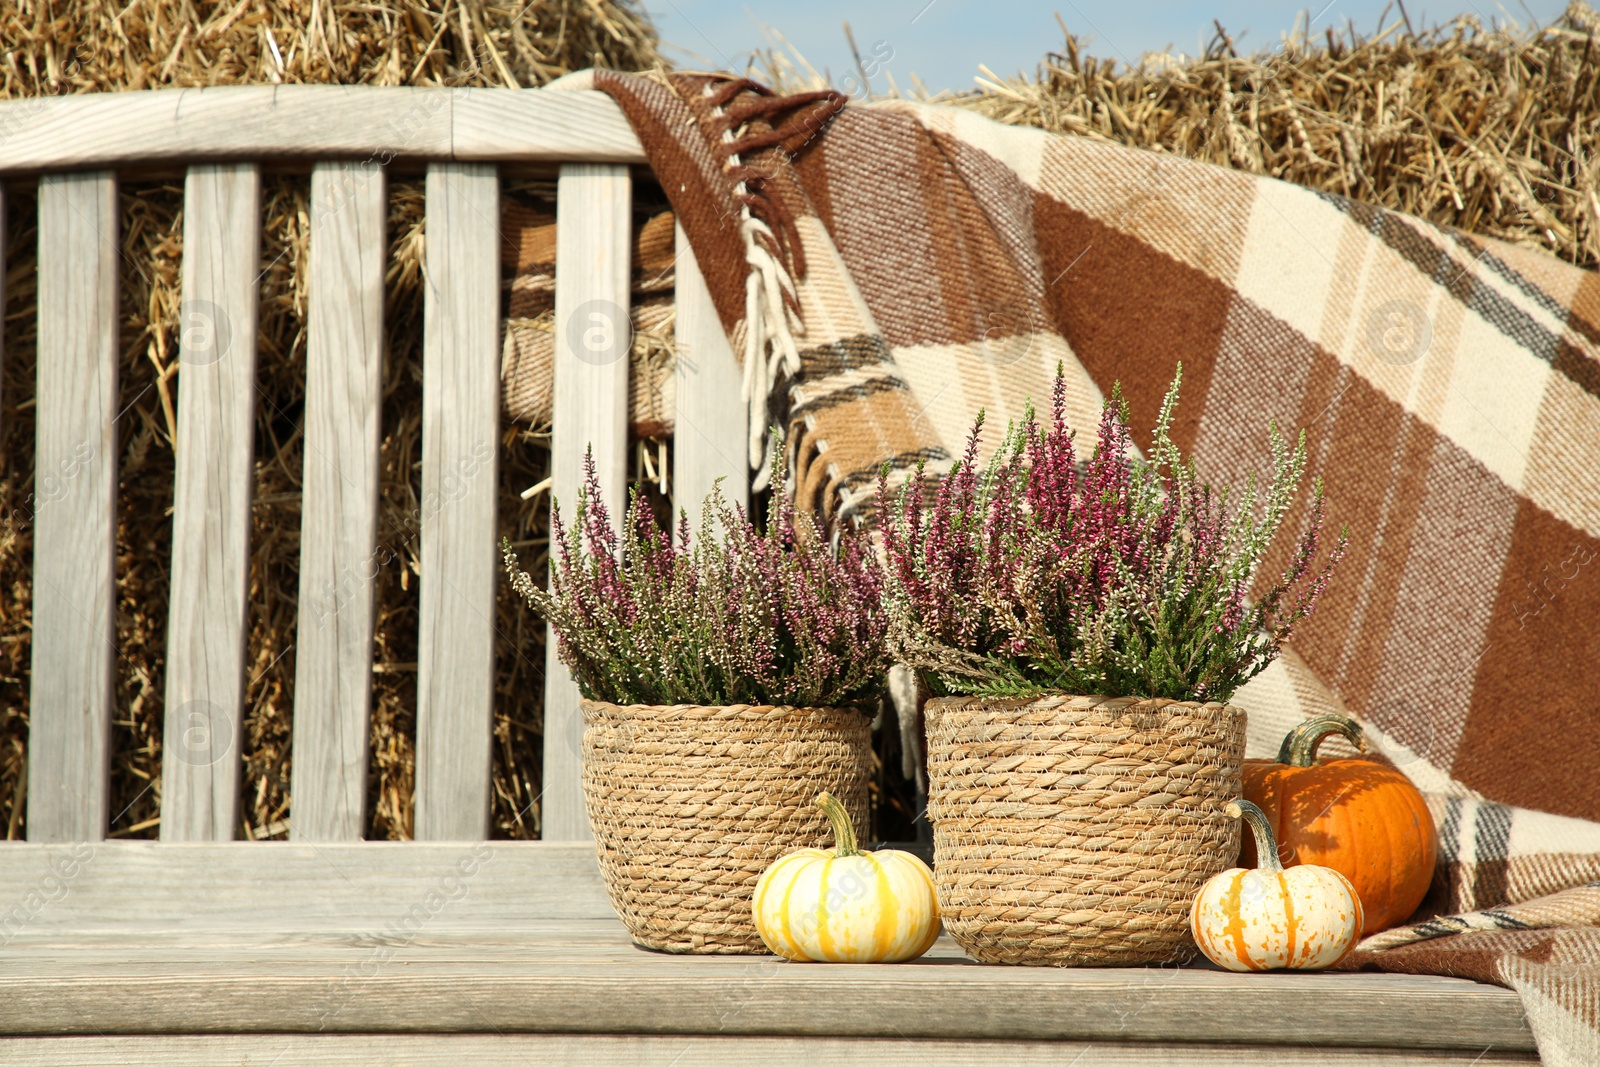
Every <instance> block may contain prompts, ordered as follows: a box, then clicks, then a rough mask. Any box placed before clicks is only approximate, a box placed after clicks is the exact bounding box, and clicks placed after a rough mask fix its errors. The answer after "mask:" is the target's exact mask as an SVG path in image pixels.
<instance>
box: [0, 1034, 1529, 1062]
mask: <svg viewBox="0 0 1600 1067" xmlns="http://www.w3.org/2000/svg"><path fill="white" fill-rule="evenodd" d="M0 1059H3V1060H4V1061H5V1062H6V1063H9V1064H14V1065H16V1067H216V1065H219V1064H271V1065H272V1067H368V1065H369V1064H374V1063H382V1064H384V1065H385V1067H460V1065H462V1064H471V1065H472V1067H528V1065H530V1064H541V1065H544V1064H568V1063H570V1064H630V1065H637V1067H679V1065H695V1067H698V1065H700V1064H712V1065H724V1064H726V1065H735V1064H738V1065H743V1064H752V1063H759V1064H763V1065H767V1067H818V1065H824V1064H825V1065H827V1067H972V1065H973V1064H980V1063H994V1064H1006V1065H1014V1067H1069V1065H1070V1067H1151V1065H1152V1064H1162V1065H1166V1067H1217V1065H1222V1064H1286V1065H1290V1067H1295V1065H1302V1064H1303V1065H1306V1067H1310V1065H1317V1067H1321V1065H1328V1067H1507V1065H1510V1064H1528V1063H1537V1062H1539V1059H1538V1056H1537V1055H1535V1054H1533V1053H1527V1052H1524V1053H1518V1052H1504V1053H1495V1052H1478V1053H1474V1052H1473V1051H1472V1050H1470V1049H1465V1050H1428V1051H1423V1050H1412V1051H1391V1050H1386V1049H1361V1048H1316V1049H1311V1048H1287V1047H1259V1046H1257V1047H1252V1046H1249V1045H1216V1046H1204V1045H1200V1046H1196V1045H1187V1046H1183V1045H1153V1044H1148V1043H1137V1044H1090V1043H1085V1042H1079V1041H1004V1040H993V1041H960V1040H940V1039H937V1038H913V1037H894V1038H836V1037H803V1038H799V1037H760V1036H752V1037H731V1036H726V1035H705V1036H700V1035H696V1036H688V1037H659V1036H652V1035H645V1034H318V1035H310V1034H240V1035H236V1036H226V1037H200V1036H194V1037H80V1038H10V1039H0Z"/></svg>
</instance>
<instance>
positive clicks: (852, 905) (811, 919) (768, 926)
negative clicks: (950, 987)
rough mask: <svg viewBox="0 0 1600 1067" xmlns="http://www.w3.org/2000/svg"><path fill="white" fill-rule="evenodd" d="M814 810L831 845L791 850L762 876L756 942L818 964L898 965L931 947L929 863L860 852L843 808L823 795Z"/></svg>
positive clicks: (934, 909)
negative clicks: (829, 831)
mask: <svg viewBox="0 0 1600 1067" xmlns="http://www.w3.org/2000/svg"><path fill="white" fill-rule="evenodd" d="M817 806H818V807H819V808H821V809H822V810H823V812H824V813H826V814H827V816H828V821H829V822H831V823H832V824H833V837H834V847H833V848H831V849H823V848H803V849H800V850H799V851H797V852H791V853H789V854H788V855H787V856H784V857H782V858H781V859H779V860H778V861H777V862H776V863H774V864H773V865H772V866H770V867H768V868H767V869H766V870H765V871H763V872H762V874H761V878H760V880H758V881H757V882H756V892H755V897H754V898H753V899H752V900H751V908H752V910H753V912H754V914H755V922H756V930H757V931H759V932H760V934H761V940H763V941H765V942H766V943H767V947H768V948H770V949H771V950H772V951H773V952H776V953H777V954H778V955H780V956H783V957H785V958H787V959H791V960H799V961H802V962H816V963H898V962H900V961H901V960H913V959H916V958H917V957H918V956H920V955H922V954H923V953H924V952H926V951H928V949H930V948H932V947H933V942H934V940H935V939H937V938H938V936H939V904H938V901H937V899H936V898H935V896H934V890H933V872H932V871H930V870H928V867H927V864H925V863H923V862H922V861H921V860H919V859H917V857H915V856H913V855H912V854H911V853H909V852H899V851H896V850H894V849H885V850H883V851H881V852H863V851H861V849H859V848H857V847H856V831H855V827H854V826H852V825H851V823H850V814H849V813H848V812H846V811H845V810H844V805H842V804H840V803H839V801H838V800H837V799H836V798H834V797H833V796H831V795H830V794H828V793H823V794H822V795H821V796H819V797H817Z"/></svg>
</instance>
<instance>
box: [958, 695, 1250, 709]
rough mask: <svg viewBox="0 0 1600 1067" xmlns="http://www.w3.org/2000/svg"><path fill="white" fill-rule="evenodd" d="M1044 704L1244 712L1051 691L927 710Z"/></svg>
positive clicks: (1213, 704)
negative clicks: (1209, 709)
mask: <svg viewBox="0 0 1600 1067" xmlns="http://www.w3.org/2000/svg"><path fill="white" fill-rule="evenodd" d="M1041 704H1055V705H1070V706H1073V707H1078V708H1082V709H1084V710H1088V709H1090V708H1111V709H1113V710H1117V711H1121V710H1124V709H1126V708H1140V707H1148V706H1150V705H1155V706H1156V707H1160V708H1167V707H1179V708H1194V709H1197V710H1198V709H1204V708H1218V709H1224V710H1228V711H1243V710H1244V709H1243V708H1241V707H1239V705H1237V704H1231V703H1229V702H1227V701H1223V700H1171V699H1169V698H1167V697H1127V696H1124V697H1112V696H1104V695H1098V694H1088V693H1068V692H1066V691H1064V690H1063V691H1050V692H1044V693H1040V694H1038V695H1036V696H1030V697H1002V696H980V695H977V694H968V695H964V696H947V697H929V698H928V703H927V706H928V707H933V706H934V705H937V706H938V707H939V708H971V707H994V706H1003V707H1016V708H1025V707H1033V706H1036V705H1041Z"/></svg>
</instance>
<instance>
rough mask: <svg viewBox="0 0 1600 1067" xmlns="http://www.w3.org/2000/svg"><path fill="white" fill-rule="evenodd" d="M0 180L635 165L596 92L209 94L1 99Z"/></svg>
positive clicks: (626, 139)
mask: <svg viewBox="0 0 1600 1067" xmlns="http://www.w3.org/2000/svg"><path fill="white" fill-rule="evenodd" d="M0 139H3V140H4V143H5V151H4V152H0V174H16V173H28V172H38V171H49V170H69V169H77V168H85V167H114V166H126V165H129V164H157V163H167V164H174V163H175V164H181V165H191V164H194V163H200V162H220V161H227V160H240V159H250V160H261V161H266V160H281V159H315V158H319V157H320V158H330V157H335V158H347V159H366V160H368V161H370V162H374V163H377V164H380V165H382V164H387V163H389V162H390V161H391V160H394V159H426V160H451V159H458V160H480V161H505V162H514V161H515V162H541V161H559V160H574V159H576V160H596V161H607V162H617V163H643V162H644V152H643V150H642V149H641V148H640V146H639V141H638V138H637V137H635V136H634V134H633V131H632V129H631V128H629V126H628V123H627V120H626V119H624V118H623V116H622V112H621V111H620V110H619V109H618V108H617V106H616V105H615V104H614V103H612V101H611V100H610V98H608V97H606V96H605V94H604V93H599V92H592V91H585V92H566V91H560V92H549V93H546V92H543V91H541V90H536V89H535V90H528V89H424V88H387V87H386V88H379V87H375V86H366V85H274V86H265V85H262V86H218V87H214V88H207V89H160V90H155V91H145V92H128V93H85V94H81V95H76V96H57V97H45V98H38V99H31V100H8V101H4V102H0Z"/></svg>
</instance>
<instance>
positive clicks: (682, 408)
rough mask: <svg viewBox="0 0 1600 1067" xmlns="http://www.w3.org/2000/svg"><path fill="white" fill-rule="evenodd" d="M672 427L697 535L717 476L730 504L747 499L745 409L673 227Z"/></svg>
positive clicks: (677, 482)
mask: <svg viewBox="0 0 1600 1067" xmlns="http://www.w3.org/2000/svg"><path fill="white" fill-rule="evenodd" d="M676 303H677V320H676V327H675V330H676V340H677V343H678V354H677V364H678V367H677V382H676V383H675V384H676V389H675V390H674V392H675V393H676V395H677V412H676V418H675V422H676V426H677V429H676V432H675V433H674V435H673V440H672V464H673V470H672V480H673V483H674V486H675V487H674V490H673V493H674V496H675V502H676V504H677V505H678V507H679V508H682V509H683V510H685V511H687V512H688V513H689V522H690V524H691V525H692V527H693V529H694V530H695V531H696V532H697V533H698V532H699V529H700V509H701V505H702V504H704V503H705V498H706V495H707V494H708V493H710V492H711V487H712V486H713V485H715V484H716V480H717V479H718V478H721V479H723V481H722V495H723V497H724V498H726V499H727V501H728V502H729V503H730V504H740V505H744V506H746V507H748V506H749V503H750V466H749V463H748V462H747V461H746V455H747V454H748V452H749V448H750V445H749V430H748V427H749V409H748V408H747V407H746V406H745V402H744V400H743V399H742V397H741V395H740V394H741V388H742V384H743V383H742V379H741V377H740V371H739V362H738V360H736V359H735V358H734V355H733V349H732V348H731V347H730V346H729V344H728V336H727V334H725V333H723V332H722V322H721V320H720V319H718V318H717V309H716V307H715V306H714V305H713V304H712V303H711V293H710V291H709V290H707V288H706V283H705V279H704V278H703V277H702V276H701V274H700V265H699V263H698V262H696V260H695V258H694V252H693V250H691V249H690V247H689V240H688V238H687V237H686V236H685V235H684V232H683V227H682V226H679V227H678V257H677V293H676Z"/></svg>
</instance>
